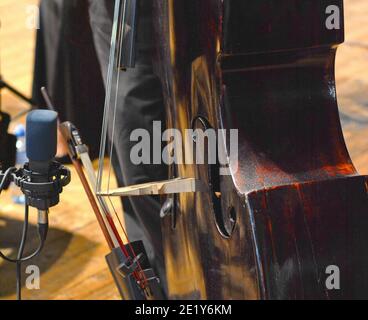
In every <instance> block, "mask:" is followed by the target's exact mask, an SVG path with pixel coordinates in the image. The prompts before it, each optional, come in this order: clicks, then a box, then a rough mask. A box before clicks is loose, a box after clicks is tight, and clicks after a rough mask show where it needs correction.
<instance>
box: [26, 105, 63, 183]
mask: <svg viewBox="0 0 368 320" xmlns="http://www.w3.org/2000/svg"><path fill="white" fill-rule="evenodd" d="M57 119H58V114H57V113H56V112H55V111H50V110H34V111H31V112H30V113H29V114H28V116H27V123H26V153H27V158H28V159H29V169H30V170H31V171H34V172H37V173H39V174H40V175H41V177H42V179H44V178H45V175H47V173H48V172H49V170H50V166H51V164H52V160H53V159H54V157H55V155H56V143H57ZM42 179H41V180H42ZM39 182H45V181H39ZM46 182H48V181H46Z"/></svg>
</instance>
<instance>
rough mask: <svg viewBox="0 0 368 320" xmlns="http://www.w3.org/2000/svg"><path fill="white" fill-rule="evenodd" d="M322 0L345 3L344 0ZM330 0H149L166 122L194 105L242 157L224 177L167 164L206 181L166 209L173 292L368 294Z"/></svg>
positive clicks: (363, 203) (177, 122) (180, 124)
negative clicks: (331, 272)
mask: <svg viewBox="0 0 368 320" xmlns="http://www.w3.org/2000/svg"><path fill="white" fill-rule="evenodd" d="M330 4H334V5H338V6H339V7H340V9H341V10H342V1H332V2H331V3H329V4H328V5H330ZM326 6H327V5H326V2H325V1H321V0H319V1H309V2H305V1H301V0H288V1H283V2H282V3H280V2H279V1H268V2H267V4H266V3H263V2H259V1H240V0H227V1H216V0H203V1H187V0H185V1H184V0H183V1H180V0H176V1H170V0H167V1H155V9H156V14H157V21H158V23H157V31H158V32H157V35H158V44H159V46H158V63H157V66H158V68H157V70H158V73H159V74H160V76H161V79H162V83H163V87H164V93H165V98H166V107H167V112H168V125H169V127H174V128H179V129H180V130H182V131H183V130H185V129H187V128H191V127H192V123H193V119H195V118H196V117H198V116H201V117H203V118H205V119H206V122H208V124H209V125H210V126H211V127H213V128H227V129H238V130H239V167H238V170H237V171H233V172H232V174H231V175H230V176H223V177H218V174H217V175H216V172H215V174H214V171H213V168H208V167H207V166H195V165H179V166H177V167H175V168H172V174H173V175H174V176H175V175H178V176H180V177H195V178H198V179H201V180H203V181H204V182H206V183H208V184H209V185H210V186H212V188H213V192H208V193H198V194H195V195H194V194H192V195H183V194H181V195H180V196H178V197H177V199H175V201H176V212H175V214H174V215H173V216H174V217H168V218H166V219H165V220H166V221H163V227H164V241H165V254H166V261H167V267H168V275H169V279H171V281H170V282H169V289H170V296H171V297H172V298H201V299H216V298H219V299H225V298H237V299H260V298H263V299H281V298H282V299H311V298H319V299H320V298H362V297H365V296H366V295H367V290H368V282H367V272H366V271H365V270H366V269H367V267H368V260H367V258H366V255H364V254H362V255H361V254H359V252H362V251H363V248H364V244H365V243H367V241H368V235H367V232H366V231H367V228H368V217H367V209H368V206H367V183H366V178H365V177H362V176H359V175H358V174H357V172H356V169H355V168H354V166H353V164H352V162H351V160H350V157H349V154H348V152H347V149H346V146H345V142H344V139H343V135H342V130H341V126H340V121H339V115H338V109H337V101H336V100H337V99H336V90H335V71H334V68H335V54H336V48H337V46H338V45H339V44H340V43H341V42H342V41H343V39H344V29H343V25H344V24H343V19H342V16H341V21H340V22H341V29H339V30H327V29H326V27H325V21H326V18H327V16H326V14H325V10H326ZM341 13H342V11H341ZM229 156H230V158H231V163H233V164H234V163H235V159H232V155H229ZM216 170H218V168H215V171H216ZM216 177H217V178H219V179H220V182H219V183H218V182H217V181H216ZM215 191H217V192H218V193H219V192H220V193H221V199H220V200H219V199H216V198H215V197H214V196H213V194H214V192H215ZM233 220H236V224H235V227H234V225H233V222H232V221H233ZM173 221H174V223H173ZM173 226H174V227H175V228H173ZM233 228H234V229H233ZM329 265H337V266H338V267H339V268H340V271H341V275H342V276H341V277H342V289H341V290H337V291H329V290H327V288H326V286H325V280H326V278H327V275H326V272H325V271H326V268H327V267H328V266H329Z"/></svg>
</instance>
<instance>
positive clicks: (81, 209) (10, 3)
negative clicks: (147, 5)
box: [0, 0, 368, 299]
mask: <svg viewBox="0 0 368 320" xmlns="http://www.w3.org/2000/svg"><path fill="white" fill-rule="evenodd" d="M35 3H37V1H36V0H17V1H14V0H1V1H0V19H1V24H2V30H1V32H0V55H1V67H2V74H3V76H4V77H5V78H6V79H7V80H9V81H10V82H11V83H12V84H14V85H15V86H16V87H17V88H19V89H20V90H22V91H23V92H25V93H27V94H29V93H30V88H31V79H32V62H33V48H34V31H33V30H28V29H27V28H26V23H25V21H26V17H27V11H26V10H27V5H32V4H35ZM344 3H345V21H346V43H345V44H344V45H342V46H341V47H340V48H339V51H338V57H337V71H336V77H337V90H338V98H339V106H340V112H341V119H342V124H343V128H344V135H345V138H346V142H347V145H348V149H349V151H350V154H351V156H352V158H353V161H354V163H355V165H356V167H357V168H358V170H359V171H360V173H363V174H368V90H367V89H368V24H367V21H368V1H367V0H345V1H344ZM25 107H26V106H25V105H24V104H23V103H20V102H19V101H18V100H17V99H15V98H14V97H12V96H11V95H10V94H9V93H8V92H4V94H3V108H4V109H5V110H7V111H9V112H10V113H12V114H15V113H16V112H18V111H19V110H22V109H23V108H25ZM74 176H76V175H74ZM22 214H23V213H22V208H21V207H18V206H16V205H13V204H12V203H11V201H10V194H9V192H8V193H7V194H4V195H2V198H1V204H0V248H2V249H4V248H13V247H15V245H16V243H17V241H18V239H17V235H18V233H19V232H20V228H21V220H22ZM32 216H34V215H32ZM33 221H34V220H33ZM50 222H51V227H52V229H51V230H50V233H49V238H48V241H47V246H46V249H45V250H44V252H43V254H42V255H41V257H40V258H38V259H35V260H34V261H32V262H31V263H32V264H37V265H39V266H40V268H41V272H42V277H41V289H40V290H34V291H28V290H25V289H24V298H26V299H117V298H119V296H118V293H117V290H116V289H115V286H114V284H113V282H112V278H111V276H110V273H109V271H108V270H107V267H106V263H105V261H104V255H105V254H106V253H107V251H108V249H107V246H106V244H105V242H104V239H103V237H102V235H101V232H100V230H99V228H98V226H97V223H96V221H95V218H94V215H93V214H92V212H91V210H90V208H89V205H88V202H87V198H86V197H85V195H84V193H83V192H82V187H81V185H80V183H79V181H78V179H76V178H75V179H73V182H72V184H71V185H70V186H68V188H66V190H65V192H64V193H63V195H62V202H61V204H60V205H59V206H58V207H57V208H55V209H53V210H52V213H51V215H50ZM34 232H35V230H34V227H32V228H31V234H30V238H33V237H34ZM32 244H33V245H35V243H32ZM32 244H31V245H32ZM10 251H11V249H8V252H10ZM13 298H14V268H13V266H9V265H8V264H5V263H4V262H3V261H0V299H13Z"/></svg>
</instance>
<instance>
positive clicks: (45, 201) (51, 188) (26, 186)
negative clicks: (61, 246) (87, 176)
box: [0, 162, 71, 300]
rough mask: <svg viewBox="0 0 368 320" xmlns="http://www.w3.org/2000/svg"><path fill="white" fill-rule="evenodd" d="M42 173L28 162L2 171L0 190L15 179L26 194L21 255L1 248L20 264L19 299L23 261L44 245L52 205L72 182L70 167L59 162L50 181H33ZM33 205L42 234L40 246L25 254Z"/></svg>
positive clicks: (18, 268)
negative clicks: (36, 171) (34, 170)
mask: <svg viewBox="0 0 368 320" xmlns="http://www.w3.org/2000/svg"><path fill="white" fill-rule="evenodd" d="M39 176H40V174H38V173H34V172H32V171H31V170H30V169H29V164H28V163H26V164H25V165H24V167H23V168H20V169H17V168H15V167H11V168H8V169H7V170H6V171H5V172H2V171H0V194H1V192H2V191H3V190H4V189H6V188H7V187H8V186H9V184H10V183H11V182H13V183H14V184H15V185H16V186H17V187H19V188H20V189H21V190H22V192H23V193H24V194H25V197H26V204H25V213H24V224H23V231H22V238H21V242H20V245H19V249H18V253H17V257H16V258H15V259H13V258H10V257H8V256H6V255H5V254H3V253H2V252H1V251H0V257H1V258H3V259H4V260H6V261H8V262H10V263H14V264H16V279H17V286H16V293H17V299H18V300H21V264H22V262H26V261H29V260H31V259H32V258H34V257H36V256H37V255H38V254H39V253H40V252H41V251H42V249H43V247H44V244H45V241H46V237H47V232H48V227H49V224H48V209H49V208H50V207H53V206H55V205H56V204H58V203H59V194H60V193H61V192H62V190H63V187H64V186H66V185H68V184H69V183H70V179H71V178H70V170H69V169H67V168H66V167H64V166H62V165H61V164H59V163H57V162H52V163H51V166H50V170H49V172H48V173H47V174H46V175H42V176H43V177H44V178H47V181H49V182H33V181H34V180H36V181H37V179H35V177H39ZM29 206H31V207H34V208H37V209H38V236H39V238H40V242H39V245H38V248H37V249H36V250H35V251H34V252H33V253H32V254H30V255H28V256H27V257H23V254H24V247H25V243H26V240H27V231H28V216H29Z"/></svg>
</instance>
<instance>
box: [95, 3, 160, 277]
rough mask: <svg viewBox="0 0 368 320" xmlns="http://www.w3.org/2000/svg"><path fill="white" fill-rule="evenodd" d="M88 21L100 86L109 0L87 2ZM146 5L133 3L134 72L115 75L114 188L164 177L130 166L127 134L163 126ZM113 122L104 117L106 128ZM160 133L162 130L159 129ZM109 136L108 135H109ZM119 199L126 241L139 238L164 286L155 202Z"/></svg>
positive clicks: (108, 33)
mask: <svg viewBox="0 0 368 320" xmlns="http://www.w3.org/2000/svg"><path fill="white" fill-rule="evenodd" d="M89 3H90V10H89V13H90V19H91V26H92V30H93V35H94V41H95V46H96V50H97V52H98V57H99V59H100V64H101V69H102V74H103V77H104V81H105V83H106V77H107V69H108V63H109V52H110V43H111V31H112V22H113V12H114V1H113V0H89ZM151 6H152V2H151V1H146V0H143V1H140V2H139V20H138V35H137V46H136V48H137V63H136V67H135V68H134V69H129V70H128V71H127V72H122V73H121V75H120V80H119V81H120V82H119V92H118V101H119V103H118V106H117V111H116V123H115V136H114V146H113V147H114V150H115V152H114V156H113V162H114V165H115V171H116V172H117V177H118V183H119V185H120V186H127V185H132V184H138V183H143V182H150V181H159V180H164V179H166V178H167V171H166V167H165V166H162V165H140V166H137V165H135V164H133V163H131V160H130V151H131V148H132V147H133V146H134V145H135V144H136V142H131V141H130V134H131V132H132V131H133V130H135V129H137V128H141V129H146V130H148V131H149V132H150V133H151V136H152V124H153V121H162V123H163V127H164V123H165V115H164V103H163V98H162V89H161V84H160V81H159V79H158V78H157V77H156V76H155V75H154V73H153V63H152V56H153V43H154V41H153V33H152V29H153V28H152V27H153V24H152V7H151ZM112 126H113V120H112V119H109V127H110V128H111V127H112ZM163 129H164V128H163ZM110 138H111V137H110ZM123 201H124V211H125V218H126V219H125V220H126V225H127V231H128V236H129V238H130V240H132V241H134V240H141V239H143V241H144V244H145V246H146V249H147V251H148V252H149V256H150V258H151V261H154V265H155V266H156V269H157V271H158V272H159V275H160V278H161V280H162V282H163V283H164V284H165V283H166V281H165V271H164V270H165V268H164V257H163V247H162V237H161V227H160V217H159V212H160V203H159V199H158V198H156V197H148V196H147V197H130V198H128V199H125V200H123Z"/></svg>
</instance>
